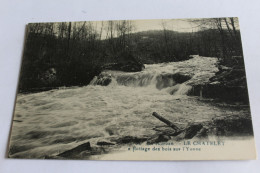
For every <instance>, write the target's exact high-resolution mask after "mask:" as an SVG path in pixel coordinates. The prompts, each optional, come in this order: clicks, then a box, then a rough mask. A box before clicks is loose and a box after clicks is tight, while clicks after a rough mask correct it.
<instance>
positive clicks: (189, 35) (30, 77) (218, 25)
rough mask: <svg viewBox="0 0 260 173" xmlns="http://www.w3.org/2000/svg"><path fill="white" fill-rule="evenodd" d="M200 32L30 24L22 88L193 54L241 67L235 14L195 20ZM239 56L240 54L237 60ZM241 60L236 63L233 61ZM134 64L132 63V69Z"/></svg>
mask: <svg viewBox="0 0 260 173" xmlns="http://www.w3.org/2000/svg"><path fill="white" fill-rule="evenodd" d="M190 22H193V23H195V24H197V27H199V29H198V30H197V31H196V32H177V31H173V30H171V28H169V27H167V26H166V25H164V24H163V23H162V29H161V30H148V31H141V32H135V27H138V26H135V24H134V22H133V21H126V20H125V21H107V22H99V24H98V26H97V24H95V23H94V22H61V23H31V24H28V26H27V34H26V41H25V49H24V54H23V60H22V69H21V75H20V83H19V89H18V90H19V92H31V91H40V90H48V89H52V88H56V87H61V86H82V85H87V84H89V82H90V81H91V80H92V79H93V77H94V76H96V75H98V74H99V73H100V72H101V71H102V70H103V69H105V68H106V67H108V66H109V65H111V64H113V65H115V64H116V65H117V66H110V67H112V68H113V67H118V66H124V67H126V68H123V69H122V70H124V71H140V70H142V68H141V67H140V66H143V64H153V63H162V62H172V61H182V60H186V59H189V57H190V55H194V54H198V55H201V56H209V57H218V58H219V60H220V61H221V62H222V64H224V65H225V66H234V65H237V64H238V65H240V66H241V65H242V66H243V61H240V59H243V56H242V45H241V38H240V31H239V28H238V26H237V25H238V21H237V18H216V19H214V18H212V19H200V20H192V21H190ZM237 57H238V58H237ZM234 62H235V63H237V64H234ZM129 66H130V67H129Z"/></svg>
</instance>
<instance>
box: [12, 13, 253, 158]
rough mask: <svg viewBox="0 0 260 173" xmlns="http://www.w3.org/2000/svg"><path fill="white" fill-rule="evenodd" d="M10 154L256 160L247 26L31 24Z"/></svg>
mask: <svg viewBox="0 0 260 173" xmlns="http://www.w3.org/2000/svg"><path fill="white" fill-rule="evenodd" d="M7 155H8V157H9V158H26V159H82V160H240V159H256V151H255V142H254V135H253V127H252V119H251V114H250V105H249V98H248V91H247V82H246V74H245V65H244V57H243V51H242V43H241V37H240V28H239V23H238V18H235V17H226V18H204V19H162V20H121V21H86V22H84V21H82V22H60V23H30V24H28V25H27V27H26V38H25V46H24V53H23V59H22V64H21V71H20V78H19V85H18V89H17V99H16V104H15V110H14V115H13V122H12V128H11V132H10V141H9V148H8V154H7Z"/></svg>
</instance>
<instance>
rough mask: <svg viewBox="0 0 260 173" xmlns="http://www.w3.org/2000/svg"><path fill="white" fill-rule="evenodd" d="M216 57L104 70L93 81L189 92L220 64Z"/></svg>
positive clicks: (174, 93)
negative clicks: (138, 69)
mask: <svg viewBox="0 0 260 173" xmlns="http://www.w3.org/2000/svg"><path fill="white" fill-rule="evenodd" d="M216 61H217V59H215V58H207V57H199V56H195V57H194V58H193V59H190V60H187V61H181V62H170V63H161V64H150V65H145V69H144V70H143V71H141V72H122V71H112V70H106V71H103V72H102V73H101V74H100V75H99V76H96V77H94V78H93V80H92V81H91V82H90V85H101V86H113V87H117V86H126V87H133V88H137V87H147V89H150V88H154V89H157V90H160V91H162V92H167V93H169V94H171V95H187V94H188V93H189V91H190V90H191V89H192V85H193V84H194V83H196V82H198V81H199V82H200V83H203V82H207V81H208V79H209V78H210V77H212V76H213V75H214V74H215V72H216V71H217V68H216V67H215V62H216Z"/></svg>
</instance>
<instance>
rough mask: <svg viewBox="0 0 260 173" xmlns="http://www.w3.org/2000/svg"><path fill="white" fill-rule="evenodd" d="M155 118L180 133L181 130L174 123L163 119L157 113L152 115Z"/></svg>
mask: <svg viewBox="0 0 260 173" xmlns="http://www.w3.org/2000/svg"><path fill="white" fill-rule="evenodd" d="M152 115H153V116H154V117H155V118H157V119H159V120H160V121H162V122H164V123H165V124H167V125H168V126H169V127H171V128H173V129H174V130H175V131H176V132H178V131H180V129H179V128H178V127H177V126H176V125H174V124H173V123H172V122H170V121H169V120H167V119H165V118H163V117H162V116H161V115H159V114H157V113H156V112H153V114H152Z"/></svg>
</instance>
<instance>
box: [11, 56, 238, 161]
mask: <svg viewBox="0 0 260 173" xmlns="http://www.w3.org/2000/svg"><path fill="white" fill-rule="evenodd" d="M216 62H217V59H216V58H209V57H200V56H194V58H192V59H190V60H187V61H182V62H171V63H162V64H152V65H145V69H144V70H143V71H141V72H134V73H126V72H120V71H105V72H103V75H108V76H110V77H111V78H112V81H111V83H110V84H109V85H108V86H100V85H95V83H96V80H97V78H94V79H93V81H92V82H91V85H88V86H85V87H73V88H63V89H56V90H51V91H46V92H40V93H32V94H18V96H17V102H16V107H15V113H14V119H13V127H12V135H11V142H10V155H11V157H25V158H26V157H32V158H43V157H44V156H46V155H55V154H58V153H60V152H63V151H65V150H68V149H71V148H73V147H75V146H78V145H79V144H81V143H83V142H87V141H89V142H90V143H91V145H95V144H96V142H97V141H103V140H106V139H109V138H112V137H113V138H118V137H122V136H151V135H153V134H155V131H154V130H153V129H152V128H153V127H155V126H158V125H163V123H162V122H160V121H158V120H157V119H156V118H154V117H152V116H151V114H152V112H154V111H155V112H158V113H159V114H160V115H162V116H163V117H165V118H166V119H168V120H170V121H172V122H177V123H188V122H194V121H207V120H210V119H212V118H215V117H222V116H227V115H231V114H233V113H234V110H232V111H231V110H227V109H226V110H224V109H221V108H219V107H216V106H213V105H210V104H208V103H205V102H201V101H199V100H198V99H197V98H196V97H191V96H187V95H186V94H187V92H188V91H189V90H190V89H191V86H192V85H193V84H195V83H203V82H207V81H208V80H209V78H210V77H212V76H214V74H215V72H217V71H218V69H217V68H216ZM176 74H178V75H176Z"/></svg>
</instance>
